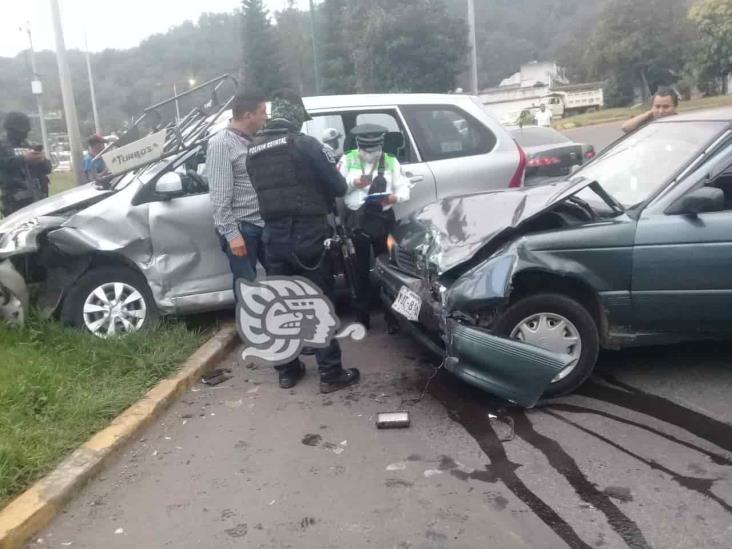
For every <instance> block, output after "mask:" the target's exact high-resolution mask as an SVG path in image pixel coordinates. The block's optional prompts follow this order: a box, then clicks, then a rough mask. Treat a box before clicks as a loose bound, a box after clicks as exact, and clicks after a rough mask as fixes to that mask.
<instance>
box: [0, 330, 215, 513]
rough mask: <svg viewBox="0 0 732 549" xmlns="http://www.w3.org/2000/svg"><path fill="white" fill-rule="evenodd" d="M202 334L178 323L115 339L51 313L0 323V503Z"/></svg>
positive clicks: (171, 366) (130, 399) (167, 370)
mask: <svg viewBox="0 0 732 549" xmlns="http://www.w3.org/2000/svg"><path fill="white" fill-rule="evenodd" d="M204 339H205V335H204V334H203V333H201V332H191V331H190V330H188V329H186V327H185V326H184V325H182V324H172V323H167V324H161V325H160V326H159V327H157V328H155V329H152V330H150V331H145V332H142V333H139V334H132V335H130V336H127V337H123V338H114V339H111V340H101V339H98V338H96V337H94V336H92V335H90V334H88V333H85V332H81V331H79V330H72V329H69V328H64V327H62V326H60V325H59V324H58V323H56V322H53V321H45V320H39V319H31V320H30V321H29V322H28V323H26V325H25V326H24V327H22V328H14V327H10V326H7V325H3V324H0V508H2V507H3V506H4V505H6V504H7V503H8V502H9V501H10V500H11V499H12V498H13V497H14V496H15V495H17V494H18V493H20V492H21V491H22V490H24V489H25V488H27V487H28V486H29V485H30V484H31V483H32V482H34V481H36V480H37V479H39V478H40V477H42V476H43V475H44V474H46V473H48V472H49V471H50V470H51V469H52V468H53V467H55V466H56V465H57V464H58V463H59V462H60V461H61V460H62V459H63V458H64V457H65V456H67V455H68V454H69V453H70V452H71V451H73V450H74V449H75V448H76V447H78V446H79V445H80V444H82V443H83V442H84V441H85V440H87V439H88V438H89V437H90V436H91V435H92V434H93V433H95V432H97V431H98V430H100V429H101V428H103V427H104V426H106V425H107V424H108V423H109V421H110V420H111V419H112V418H114V417H115V416H117V415H118V414H119V413H120V412H122V411H123V410H124V409H125V408H127V407H128V406H130V405H131V404H132V403H134V402H135V401H136V400H137V399H139V398H140V397H141V396H142V395H143V394H144V393H145V392H146V391H147V390H148V389H149V388H150V387H152V386H153V385H154V384H155V383H156V382H158V381H159V380H160V379H162V378H165V377H166V376H168V375H169V374H171V373H172V372H173V371H174V370H176V369H177V367H178V366H179V365H180V364H181V363H182V362H183V361H184V360H185V359H186V358H187V357H188V356H189V355H190V354H191V353H192V352H193V351H194V350H195V349H196V348H197V347H198V346H199V345H200V344H201V343H202V342H203V340H204Z"/></svg>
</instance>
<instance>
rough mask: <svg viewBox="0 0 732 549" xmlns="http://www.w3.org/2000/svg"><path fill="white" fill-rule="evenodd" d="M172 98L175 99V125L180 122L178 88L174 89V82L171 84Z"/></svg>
mask: <svg viewBox="0 0 732 549" xmlns="http://www.w3.org/2000/svg"><path fill="white" fill-rule="evenodd" d="M173 97H175V123H176V124H178V123H179V122H180V105H178V88H176V86H175V82H173Z"/></svg>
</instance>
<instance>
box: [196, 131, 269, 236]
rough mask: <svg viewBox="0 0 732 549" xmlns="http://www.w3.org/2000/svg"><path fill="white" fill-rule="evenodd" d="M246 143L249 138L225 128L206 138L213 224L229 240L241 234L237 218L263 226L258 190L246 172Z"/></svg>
mask: <svg viewBox="0 0 732 549" xmlns="http://www.w3.org/2000/svg"><path fill="white" fill-rule="evenodd" d="M249 144H250V141H249V139H247V138H246V137H244V136H243V135H239V134H237V133H235V132H233V131H232V130H230V129H228V128H227V129H225V130H222V131H220V132H219V133H217V134H216V135H214V136H213V137H212V138H211V139H210V140H209V142H208V148H207V151H206V174H207V176H208V186H209V193H210V196H211V204H212V205H213V218H214V225H216V230H217V231H218V232H219V234H220V235H222V236H224V237H225V238H226V240H228V241H229V242H231V241H232V240H233V239H234V238H236V237H238V236H240V233H239V226H238V224H239V222H240V221H246V222H248V223H252V224H254V225H257V226H259V227H263V226H264V221H263V220H262V216H261V215H259V200H257V193H256V192H255V190H254V187H252V182H251V180H250V179H249V173H247V152H248V150H249Z"/></svg>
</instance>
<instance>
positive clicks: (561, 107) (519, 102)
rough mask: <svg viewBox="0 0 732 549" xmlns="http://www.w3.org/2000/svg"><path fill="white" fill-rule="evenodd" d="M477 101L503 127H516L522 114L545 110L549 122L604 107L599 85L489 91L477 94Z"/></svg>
mask: <svg viewBox="0 0 732 549" xmlns="http://www.w3.org/2000/svg"><path fill="white" fill-rule="evenodd" d="M479 97H480V100H481V102H482V103H483V105H484V106H485V108H486V110H488V111H489V112H490V113H491V114H493V116H495V117H496V118H498V120H500V121H501V123H503V124H508V125H513V124H516V123H517V121H518V119H519V117H520V116H521V113H522V112H523V111H530V112H533V111H536V110H537V109H538V108H539V106H540V105H541V104H544V105H546V106H547V108H548V109H549V110H550V111H551V113H552V117H553V118H564V117H565V116H571V115H574V114H580V113H583V112H588V111H593V110H599V109H601V108H602V107H603V106H604V105H605V97H604V93H603V88H602V84H600V83H588V84H573V85H567V86H558V87H554V88H549V87H548V86H535V87H525V88H518V87H513V88H493V89H491V90H486V91H484V92H482V93H481V94H480V96H479Z"/></svg>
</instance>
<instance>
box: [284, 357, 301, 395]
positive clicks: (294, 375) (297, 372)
mask: <svg viewBox="0 0 732 549" xmlns="http://www.w3.org/2000/svg"><path fill="white" fill-rule="evenodd" d="M304 375H305V365H304V364H303V363H302V362H298V365H297V367H295V368H290V369H288V370H284V371H282V372H280V388H281V389H292V388H293V387H294V386H295V385H297V382H298V381H300V380H301V379H302V377H303V376H304Z"/></svg>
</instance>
